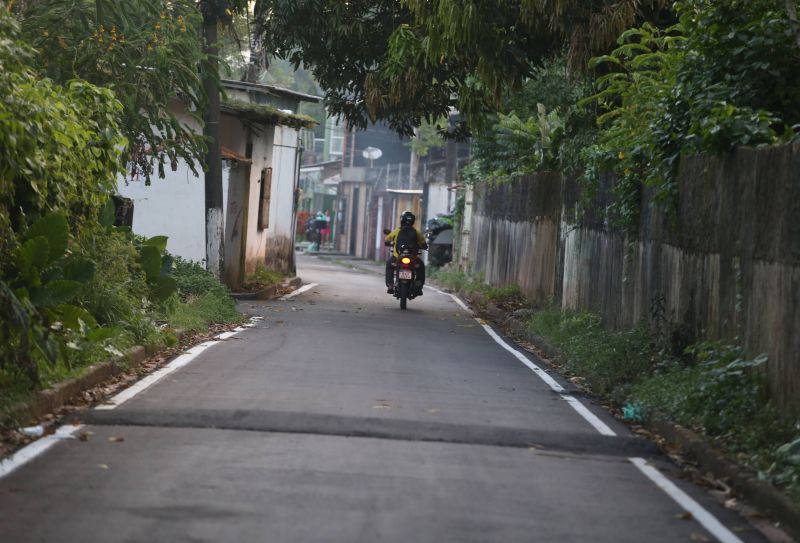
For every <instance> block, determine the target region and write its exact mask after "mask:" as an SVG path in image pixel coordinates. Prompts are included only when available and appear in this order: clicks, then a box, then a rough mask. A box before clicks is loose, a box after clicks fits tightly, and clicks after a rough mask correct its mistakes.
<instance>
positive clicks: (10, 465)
mask: <svg viewBox="0 0 800 543" xmlns="http://www.w3.org/2000/svg"><path fill="white" fill-rule="evenodd" d="M261 319H263V317H253V318H251V319H250V322H248V323H247V324H243V325H242V326H237V327H236V328H234V329H233V330H231V331H230V332H223V333H222V334H219V335H217V336H216V338H217V339H216V340H212V341H206V342H203V343H200V344H199V345H195V346H194V347H192V348H191V349H188V350H187V351H186V352H185V353H183V354H182V355H180V356H178V357H177V358H175V359H174V360H172V362H170V363H169V364H167V365H166V366H164V367H163V368H161V369H159V370H158V371H156V372H154V373H151V374H150V375H148V376H147V377H145V378H144V379H142V380H141V381H137V382H136V383H135V384H133V385H132V386H130V387H128V388H126V389H125V390H123V391H122V392H120V393H119V394H117V395H116V396H113V397H112V398H111V399H109V400H108V401H107V402H106V403H103V404H100V405H98V406H97V407H95V409H98V410H101V411H105V410H109V409H116V408H117V407H119V406H120V405H122V404H123V403H125V402H126V401H128V400H130V399H131V398H133V397H134V396H136V395H137V394H139V393H140V392H142V391H143V390H145V389H147V388H148V387H151V386H153V385H154V384H155V383H156V382H158V381H159V380H161V379H163V378H164V377H165V376H167V375H169V374H170V373H172V372H174V371H175V370H177V369H179V368H182V367H183V366H185V365H187V364H188V363H190V362H191V361H192V360H194V359H195V358H197V357H198V356H199V355H200V353H202V352H203V351H205V350H206V349H208V348H209V347H213V346H214V345H216V344H217V343H220V342H221V341H223V340H226V339H228V338H231V337H233V336H235V335H237V334H238V333H239V332H243V331H245V330H247V329H248V328H252V327H253V326H255V325H256V322H258V321H259V320H261ZM81 428H83V425H77V426H69V425H68V426H62V427H60V428H59V429H58V430H56V432H55V433H54V434H52V435H49V436H45V437H42V438H41V439H37V440H36V441H34V442H33V443H31V444H29V445H26V446H25V447H23V448H21V449H20V450H18V451H17V452H16V453H14V454H13V455H12V456H10V457H9V458H6V459H5V460H2V461H0V479H1V478H3V477H5V476H6V475H8V474H9V473H11V472H12V471H14V470H16V469H17V468H19V467H20V466H22V465H24V464H26V463H28V462H30V461H31V460H33V459H34V458H36V457H37V456H40V455H41V454H42V453H44V452H45V451H46V450H48V449H49V448H50V447H52V446H53V445H55V444H56V443H58V442H59V441H61V440H62V439H71V438H72V434H74V433H75V432H77V431H78V430H80V429H81Z"/></svg>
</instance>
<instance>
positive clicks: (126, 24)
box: [14, 0, 205, 183]
mask: <svg viewBox="0 0 800 543" xmlns="http://www.w3.org/2000/svg"><path fill="white" fill-rule="evenodd" d="M14 12H15V14H16V15H17V17H18V19H19V20H20V21H21V24H22V29H23V32H24V34H23V35H24V37H25V38H26V39H27V40H28V41H29V43H31V44H32V45H33V46H34V47H35V48H36V49H38V50H40V51H41V52H42V54H41V55H39V56H38V57H37V60H36V65H37V67H38V68H39V70H40V71H41V73H42V74H43V75H46V76H48V77H50V78H52V79H53V80H55V81H57V82H59V83H62V84H63V83H66V82H68V81H70V80H72V79H75V78H79V79H83V80H86V81H89V82H91V83H93V84H95V85H99V86H103V87H106V88H109V89H111V90H112V91H114V94H115V95H116V97H117V99H118V100H119V101H120V102H121V103H122V105H123V109H122V112H121V114H120V117H119V119H118V121H119V124H120V126H121V128H122V130H123V132H124V133H125V135H126V137H127V140H128V143H127V146H126V147H125V149H124V153H123V155H122V160H123V161H124V163H126V164H127V166H128V168H127V170H128V175H130V176H131V177H135V176H138V175H142V176H144V178H145V180H146V182H147V183H149V182H150V179H151V176H152V174H153V173H154V170H157V172H158V174H159V175H160V176H162V177H163V175H164V168H165V166H166V165H169V166H171V167H172V168H173V169H174V168H175V167H176V166H177V161H178V159H183V160H184V161H186V163H187V164H188V165H189V167H191V168H192V169H193V170H194V172H195V174H197V168H196V166H197V159H198V158H199V157H201V156H202V155H203V153H204V151H205V142H204V140H203V137H202V136H201V135H199V134H196V133H195V132H194V131H193V130H192V129H191V128H190V127H187V126H185V125H183V124H181V122H180V121H179V120H178V118H177V117H176V116H175V115H174V113H173V109H172V106H173V101H174V100H175V99H176V98H179V97H180V99H182V100H185V101H187V102H188V103H189V105H190V108H189V109H192V110H202V109H203V107H204V97H203V93H202V89H201V86H200V77H199V75H198V72H197V67H198V66H199V65H200V63H201V62H202V61H203V59H204V56H203V51H202V48H201V41H200V40H201V36H200V15H199V13H198V11H197V8H196V6H195V2H194V0H135V1H126V2H116V1H114V0H38V1H35V2H17V3H16V4H14Z"/></svg>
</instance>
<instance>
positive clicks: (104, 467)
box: [97, 464, 108, 469]
mask: <svg viewBox="0 0 800 543" xmlns="http://www.w3.org/2000/svg"><path fill="white" fill-rule="evenodd" d="M97 467H98V468H100V469H108V464H97Z"/></svg>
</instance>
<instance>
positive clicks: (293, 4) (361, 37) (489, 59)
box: [255, 0, 664, 136]
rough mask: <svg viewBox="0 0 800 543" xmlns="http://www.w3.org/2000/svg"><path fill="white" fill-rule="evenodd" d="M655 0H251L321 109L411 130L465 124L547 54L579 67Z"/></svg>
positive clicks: (268, 39)
mask: <svg viewBox="0 0 800 543" xmlns="http://www.w3.org/2000/svg"><path fill="white" fill-rule="evenodd" d="M663 3H664V2H663V0H648V1H641V0H603V1H599V2H596V1H592V2H590V1H587V0H504V1H497V2H479V1H477V0H466V1H463V0H425V1H422V0H403V1H401V2H397V1H394V0H355V1H351V2H340V1H337V0H258V1H257V2H256V13H255V15H256V19H257V21H258V23H259V35H260V36H261V39H262V40H263V42H264V43H265V44H266V46H267V49H268V50H269V51H270V52H272V53H275V54H277V55H278V56H281V57H286V58H289V59H291V60H292V61H293V62H294V63H295V64H296V65H299V64H301V63H302V64H305V65H306V66H309V67H311V69H312V70H313V71H314V75H315V76H316V78H317V80H318V81H319V83H320V85H321V86H322V87H323V88H325V89H326V92H327V94H326V101H327V105H328V107H329V111H330V112H331V113H333V114H335V115H342V116H344V117H345V118H346V119H347V120H348V122H349V123H350V124H351V125H352V126H356V127H361V128H363V127H364V126H366V124H367V123H368V122H369V121H374V120H377V119H382V120H386V121H387V122H388V123H389V125H390V126H391V127H392V128H394V129H395V130H397V131H398V132H400V133H402V134H405V135H409V136H410V135H411V134H412V133H413V129H414V127H416V126H419V125H420V124H421V120H422V119H427V120H428V122H430V123H433V122H435V120H436V119H437V118H439V117H441V116H443V115H447V114H448V113H449V112H450V110H451V109H452V108H457V109H458V110H459V111H461V112H462V113H463V114H464V116H465V118H467V119H468V120H469V121H471V122H473V123H474V122H476V121H479V120H480V119H481V117H482V115H483V113H485V112H486V111H491V110H493V109H495V108H496V107H497V106H498V105H499V104H500V99H501V97H502V95H503V93H504V92H506V91H508V90H517V89H519V88H520V87H521V85H522V83H523V82H524V81H525V80H526V79H527V78H528V77H530V76H531V75H532V73H533V70H534V69H535V68H536V67H537V66H538V65H540V64H541V62H542V61H543V60H544V59H545V58H547V57H548V56H549V55H551V54H552V53H553V52H557V51H560V50H561V49H563V48H565V47H566V48H567V49H568V51H569V58H570V59H573V60H574V64H575V65H579V64H580V63H581V62H582V61H583V60H585V59H587V58H588V57H589V56H590V54H591V53H592V52H594V51H597V50H602V48H603V47H606V46H607V45H609V44H611V43H613V40H614V39H615V38H616V37H617V36H618V35H619V33H620V32H621V31H622V30H624V29H625V28H627V27H628V26H629V25H630V24H632V23H633V22H634V21H636V20H637V18H641V17H644V16H646V15H647V14H648V13H650V12H647V11H645V10H644V8H645V7H646V8H648V9H649V10H651V11H652V10H656V9H658V8H659V6H661V5H662V4H663Z"/></svg>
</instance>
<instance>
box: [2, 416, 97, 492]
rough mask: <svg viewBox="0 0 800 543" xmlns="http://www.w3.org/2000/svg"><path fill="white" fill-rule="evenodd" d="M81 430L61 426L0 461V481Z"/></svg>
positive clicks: (79, 426) (78, 426)
mask: <svg viewBox="0 0 800 543" xmlns="http://www.w3.org/2000/svg"><path fill="white" fill-rule="evenodd" d="M81 428H83V425H81V424H79V425H77V426H70V425H67V426H62V427H61V428H59V429H58V430H56V431H55V433H53V434H51V435H49V436H44V437H43V438H41V439H37V440H36V441H34V442H33V443H31V444H30V445H26V446H25V447H23V448H21V449H20V450H18V451H17V452H15V453H14V454H12V455H11V456H10V457H8V458H6V459H5V460H2V461H0V479H2V478H3V477H5V476H6V475H8V474H10V473H11V472H12V471H15V470H16V469H18V468H19V467H21V466H23V465H25V464H27V463H28V462H30V461H31V460H33V459H34V458H36V457H37V456H40V455H41V454H43V453H44V452H45V451H46V450H47V449H49V448H50V447H52V446H53V445H55V444H56V443H58V442H59V441H61V440H62V439H72V434H74V433H75V432H77V431H78V430H80V429H81Z"/></svg>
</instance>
